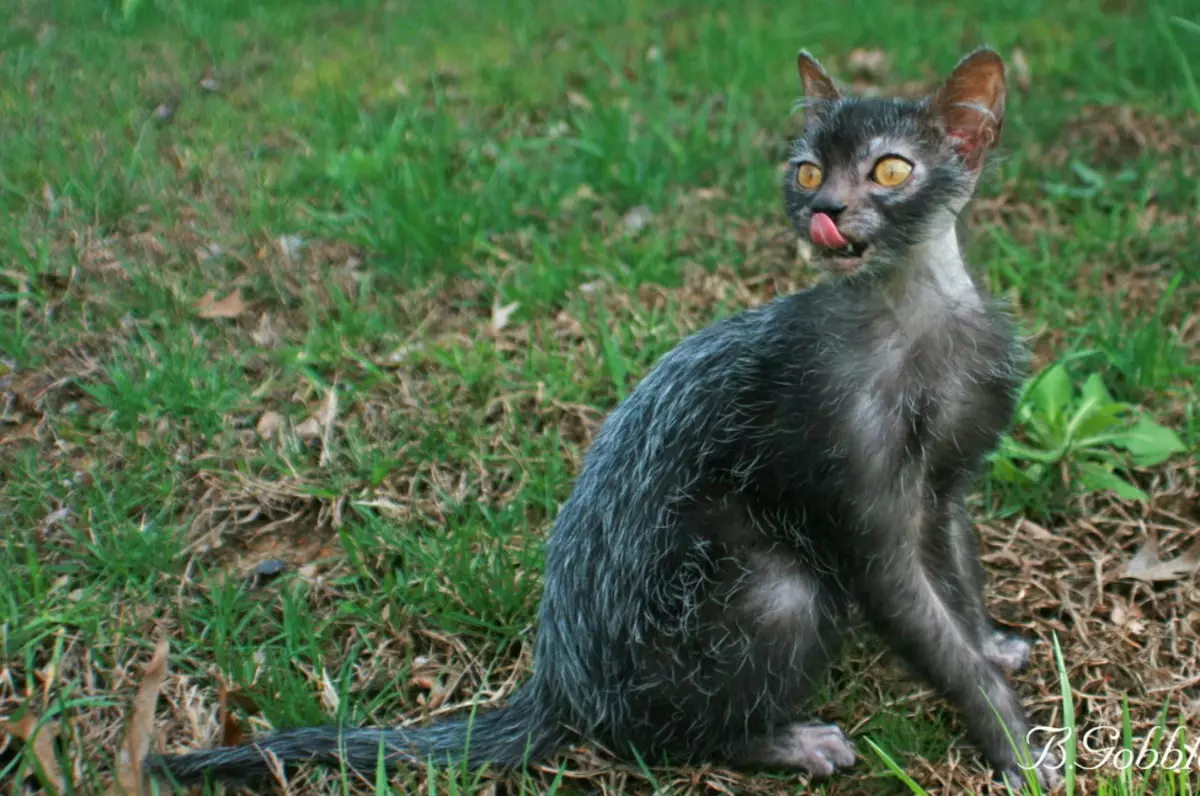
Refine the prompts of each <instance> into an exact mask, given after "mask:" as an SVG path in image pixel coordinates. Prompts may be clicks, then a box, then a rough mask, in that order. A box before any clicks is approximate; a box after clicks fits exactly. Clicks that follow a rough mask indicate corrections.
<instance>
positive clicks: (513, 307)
mask: <svg viewBox="0 0 1200 796" xmlns="http://www.w3.org/2000/svg"><path fill="white" fill-rule="evenodd" d="M520 307H521V302H519V301H514V302H512V303H511V304H505V305H504V306H501V305H499V304H493V305H492V331H493V332H498V331H500V330H501V329H503V328H504V327H506V326H508V320H509V318H511V317H512V314H513V313H514V312H516V311H517V310H518V309H519V308H520Z"/></svg>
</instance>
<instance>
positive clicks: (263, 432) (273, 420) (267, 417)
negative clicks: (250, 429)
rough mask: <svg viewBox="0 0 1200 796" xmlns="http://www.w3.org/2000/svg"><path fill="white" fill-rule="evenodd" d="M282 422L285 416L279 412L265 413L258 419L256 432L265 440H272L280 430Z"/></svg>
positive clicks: (255, 427)
mask: <svg viewBox="0 0 1200 796" xmlns="http://www.w3.org/2000/svg"><path fill="white" fill-rule="evenodd" d="M281 422H283V415H281V414H279V413H278V412H263V413H262V417H260V418H259V419H258V423H257V424H256V425H255V426H254V430H255V431H257V432H258V435H259V436H260V437H262V438H263V439H270V438H271V437H272V436H274V435H275V432H276V431H278V430H279V424H280V423H281Z"/></svg>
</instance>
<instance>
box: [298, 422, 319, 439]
mask: <svg viewBox="0 0 1200 796" xmlns="http://www.w3.org/2000/svg"><path fill="white" fill-rule="evenodd" d="M296 435H297V436H298V437H301V438H303V439H315V438H317V437H319V436H321V420H320V419H319V418H317V417H310V418H309V419H308V420H305V421H304V422H303V423H300V424H299V425H298V426H296Z"/></svg>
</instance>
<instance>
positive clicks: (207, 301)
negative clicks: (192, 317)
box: [196, 287, 246, 318]
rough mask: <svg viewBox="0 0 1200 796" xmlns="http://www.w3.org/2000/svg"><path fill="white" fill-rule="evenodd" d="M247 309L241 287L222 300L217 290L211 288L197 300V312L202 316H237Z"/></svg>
mask: <svg viewBox="0 0 1200 796" xmlns="http://www.w3.org/2000/svg"><path fill="white" fill-rule="evenodd" d="M245 311H246V302H244V301H242V289H241V288H240V287H239V288H237V289H236V290H234V291H233V292H232V293H230V294H229V295H228V296H226V297H225V298H223V299H220V300H218V299H217V292H216V291H215V290H210V291H208V292H207V293H205V294H204V295H203V296H201V298H200V300H199V301H197V302H196V314H197V315H199V316H200V317H201V318H236V317H238V316H239V315H241V314H242V313H243V312H245Z"/></svg>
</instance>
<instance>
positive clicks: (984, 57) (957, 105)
mask: <svg viewBox="0 0 1200 796" xmlns="http://www.w3.org/2000/svg"><path fill="white" fill-rule="evenodd" d="M1004 93H1005V79H1004V61H1003V60H1001V58H1000V56H999V55H998V54H996V52H995V51H994V50H990V49H987V48H984V49H980V50H976V51H975V52H973V53H971V54H970V55H968V56H967V57H965V58H963V59H962V60H961V61H959V62H958V66H956V67H954V71H953V72H951V73H950V77H948V78H946V82H945V83H943V84H942V87H941V88H939V89H938V90H937V92H936V93H935V94H934V95H933V100H932V110H933V112H934V113H935V114H936V115H937V118H938V120H939V122H940V125H941V127H942V129H943V131H944V132H945V134H946V136H947V137H949V138H950V139H951V140H953V141H954V144H955V147H956V148H957V149H958V151H959V152H960V153H961V154H962V156H963V158H964V159H965V160H966V162H967V165H968V166H969V167H970V168H972V169H977V168H979V167H980V166H981V165H983V159H984V155H986V154H987V150H988V149H990V148H991V147H992V146H993V145H994V144H995V143H996V140H997V139H999V137H1000V128H1001V127H1002V126H1003V124H1004Z"/></svg>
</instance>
